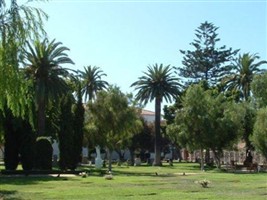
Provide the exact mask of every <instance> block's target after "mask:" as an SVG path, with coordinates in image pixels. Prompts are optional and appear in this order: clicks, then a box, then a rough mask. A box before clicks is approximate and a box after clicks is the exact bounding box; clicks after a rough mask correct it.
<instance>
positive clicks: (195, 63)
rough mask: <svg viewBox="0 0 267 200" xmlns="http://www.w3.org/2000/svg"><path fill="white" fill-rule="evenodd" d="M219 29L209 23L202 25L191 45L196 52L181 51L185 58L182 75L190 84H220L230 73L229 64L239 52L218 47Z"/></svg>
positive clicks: (181, 70) (180, 69)
mask: <svg viewBox="0 0 267 200" xmlns="http://www.w3.org/2000/svg"><path fill="white" fill-rule="evenodd" d="M217 30H218V27H216V26H214V24H212V23H209V22H207V21H206V22H204V23H201V25H200V26H199V27H198V28H197V29H196V33H195V36H196V39H195V40H194V42H192V43H190V45H192V46H193V47H194V50H193V51H191V50H187V51H185V50H180V52H181V53H182V54H183V55H184V56H183V61H182V64H183V67H179V68H178V70H179V72H180V75H181V76H182V77H184V78H187V79H188V82H189V83H191V82H195V83H197V82H199V81H201V80H206V81H207V82H208V83H209V84H211V85H215V84H218V83H219V81H220V79H221V78H222V77H224V76H225V75H226V74H227V73H229V70H230V68H229V67H228V66H227V63H228V62H229V61H231V60H232V59H233V56H234V55H236V53H237V52H238V50H235V51H232V49H231V48H230V49H227V48H226V46H222V47H217V45H218V42H219V41H220V39H219V38H218V33H217Z"/></svg>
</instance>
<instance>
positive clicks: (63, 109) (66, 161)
mask: <svg viewBox="0 0 267 200" xmlns="http://www.w3.org/2000/svg"><path fill="white" fill-rule="evenodd" d="M73 103H74V99H73V96H72V94H71V93H68V94H66V95H64V96H62V98H61V102H60V115H59V132H58V139H59V150H60V157H59V167H60V169H62V170H67V169H72V170H74V169H75V168H76V165H75V164H76V162H75V161H76V157H74V154H75V153H74V151H75V147H74V129H73V128H74V127H73V119H74V118H73V113H72V105H73ZM75 155H76V154H75ZM74 160H75V161H74Z"/></svg>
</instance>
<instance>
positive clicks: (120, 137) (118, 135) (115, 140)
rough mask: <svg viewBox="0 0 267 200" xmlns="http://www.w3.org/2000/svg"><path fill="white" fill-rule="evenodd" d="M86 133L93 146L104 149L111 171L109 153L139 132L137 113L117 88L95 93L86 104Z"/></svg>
mask: <svg viewBox="0 0 267 200" xmlns="http://www.w3.org/2000/svg"><path fill="white" fill-rule="evenodd" d="M88 115H89V117H88V122H87V126H86V127H87V128H88V129H89V130H88V132H89V133H90V134H91V138H92V139H93V140H94V141H95V145H97V144H98V145H100V146H102V147H106V150H107V152H108V159H109V170H110V171H111V152H112V150H115V149H117V148H120V147H121V144H122V143H123V142H124V141H125V140H129V139H130V138H131V136H132V135H133V134H134V133H136V132H137V131H138V130H139V127H140V124H141V122H140V121H139V118H138V115H137V111H136V109H135V108H134V107H131V106H129V105H128V99H127V96H126V95H125V94H123V93H122V92H121V91H120V90H119V88H118V87H110V88H109V89H108V90H107V91H100V92H98V93H97V98H96V100H95V101H94V102H92V101H90V102H89V104H88Z"/></svg>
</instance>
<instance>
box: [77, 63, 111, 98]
mask: <svg viewBox="0 0 267 200" xmlns="http://www.w3.org/2000/svg"><path fill="white" fill-rule="evenodd" d="M80 73H81V78H82V94H83V95H85V101H86V99H87V97H89V100H93V99H94V98H95V96H96V93H97V92H98V91H100V90H103V89H107V87H108V82H106V81H103V80H101V78H102V76H107V75H106V74H105V73H103V71H102V70H100V68H99V67H95V66H94V67H92V66H91V65H89V66H87V67H84V72H83V71H80Z"/></svg>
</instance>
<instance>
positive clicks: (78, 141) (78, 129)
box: [73, 87, 85, 166]
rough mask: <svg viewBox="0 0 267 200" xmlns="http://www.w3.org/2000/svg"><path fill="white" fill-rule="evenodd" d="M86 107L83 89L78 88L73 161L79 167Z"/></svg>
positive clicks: (74, 113) (74, 112) (75, 108)
mask: <svg viewBox="0 0 267 200" xmlns="http://www.w3.org/2000/svg"><path fill="white" fill-rule="evenodd" d="M84 112H85V109H84V105H83V103H82V94H81V88H80V87H78V91H77V102H76V104H75V105H74V111H73V115H74V116H73V117H74V119H73V143H74V145H73V151H74V153H73V154H74V155H73V159H74V165H75V166H77V164H78V163H79V162H81V153H82V146H83V137H84V133H83V129H84Z"/></svg>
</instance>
